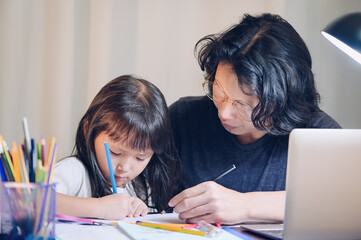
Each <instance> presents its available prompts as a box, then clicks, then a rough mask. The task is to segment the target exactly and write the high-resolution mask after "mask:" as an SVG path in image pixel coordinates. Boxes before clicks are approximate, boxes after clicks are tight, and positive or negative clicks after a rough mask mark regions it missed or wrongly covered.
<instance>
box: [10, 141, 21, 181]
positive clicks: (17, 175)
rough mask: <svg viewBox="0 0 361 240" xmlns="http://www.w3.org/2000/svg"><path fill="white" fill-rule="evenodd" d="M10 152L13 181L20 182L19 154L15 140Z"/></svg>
mask: <svg viewBox="0 0 361 240" xmlns="http://www.w3.org/2000/svg"><path fill="white" fill-rule="evenodd" d="M11 152H12V155H13V165H14V180H15V182H21V174H20V162H19V155H18V150H17V147H16V143H15V142H13V147H12V151H11Z"/></svg>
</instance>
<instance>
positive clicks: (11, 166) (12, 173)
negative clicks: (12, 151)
mask: <svg viewBox="0 0 361 240" xmlns="http://www.w3.org/2000/svg"><path fill="white" fill-rule="evenodd" d="M0 141H1V145H2V148H3V151H4V156H5V159H6V162H7V165H8V166H9V169H10V175H11V176H10V179H11V180H10V181H14V167H13V164H12V162H11V158H10V155H9V152H8V150H7V147H6V143H5V141H4V139H3V137H2V136H1V135H0Z"/></svg>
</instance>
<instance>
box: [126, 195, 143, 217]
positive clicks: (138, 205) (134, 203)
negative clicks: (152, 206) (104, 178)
mask: <svg viewBox="0 0 361 240" xmlns="http://www.w3.org/2000/svg"><path fill="white" fill-rule="evenodd" d="M130 200H131V209H130V211H129V213H128V215H127V217H139V216H142V217H143V216H145V215H147V213H148V207H147V205H145V203H144V202H143V201H142V200H140V199H139V198H137V197H130Z"/></svg>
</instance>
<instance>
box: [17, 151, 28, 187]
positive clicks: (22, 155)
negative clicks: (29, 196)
mask: <svg viewBox="0 0 361 240" xmlns="http://www.w3.org/2000/svg"><path fill="white" fill-rule="evenodd" d="M19 156H20V163H21V166H22V171H23V176H24V182H26V183H29V175H28V171H27V169H26V165H25V160H24V151H23V147H22V146H21V145H19Z"/></svg>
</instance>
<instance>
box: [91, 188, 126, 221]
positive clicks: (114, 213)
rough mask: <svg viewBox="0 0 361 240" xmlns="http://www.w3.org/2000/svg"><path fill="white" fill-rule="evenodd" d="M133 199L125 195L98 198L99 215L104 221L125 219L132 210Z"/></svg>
mask: <svg viewBox="0 0 361 240" xmlns="http://www.w3.org/2000/svg"><path fill="white" fill-rule="evenodd" d="M132 203H133V199H132V197H129V196H127V195H125V194H122V193H118V194H110V195H107V196H104V197H101V198H98V204H97V205H98V206H94V207H99V209H98V213H99V214H98V215H99V216H100V218H103V219H124V218H125V217H126V216H127V215H128V214H129V212H130V210H131V209H132Z"/></svg>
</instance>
